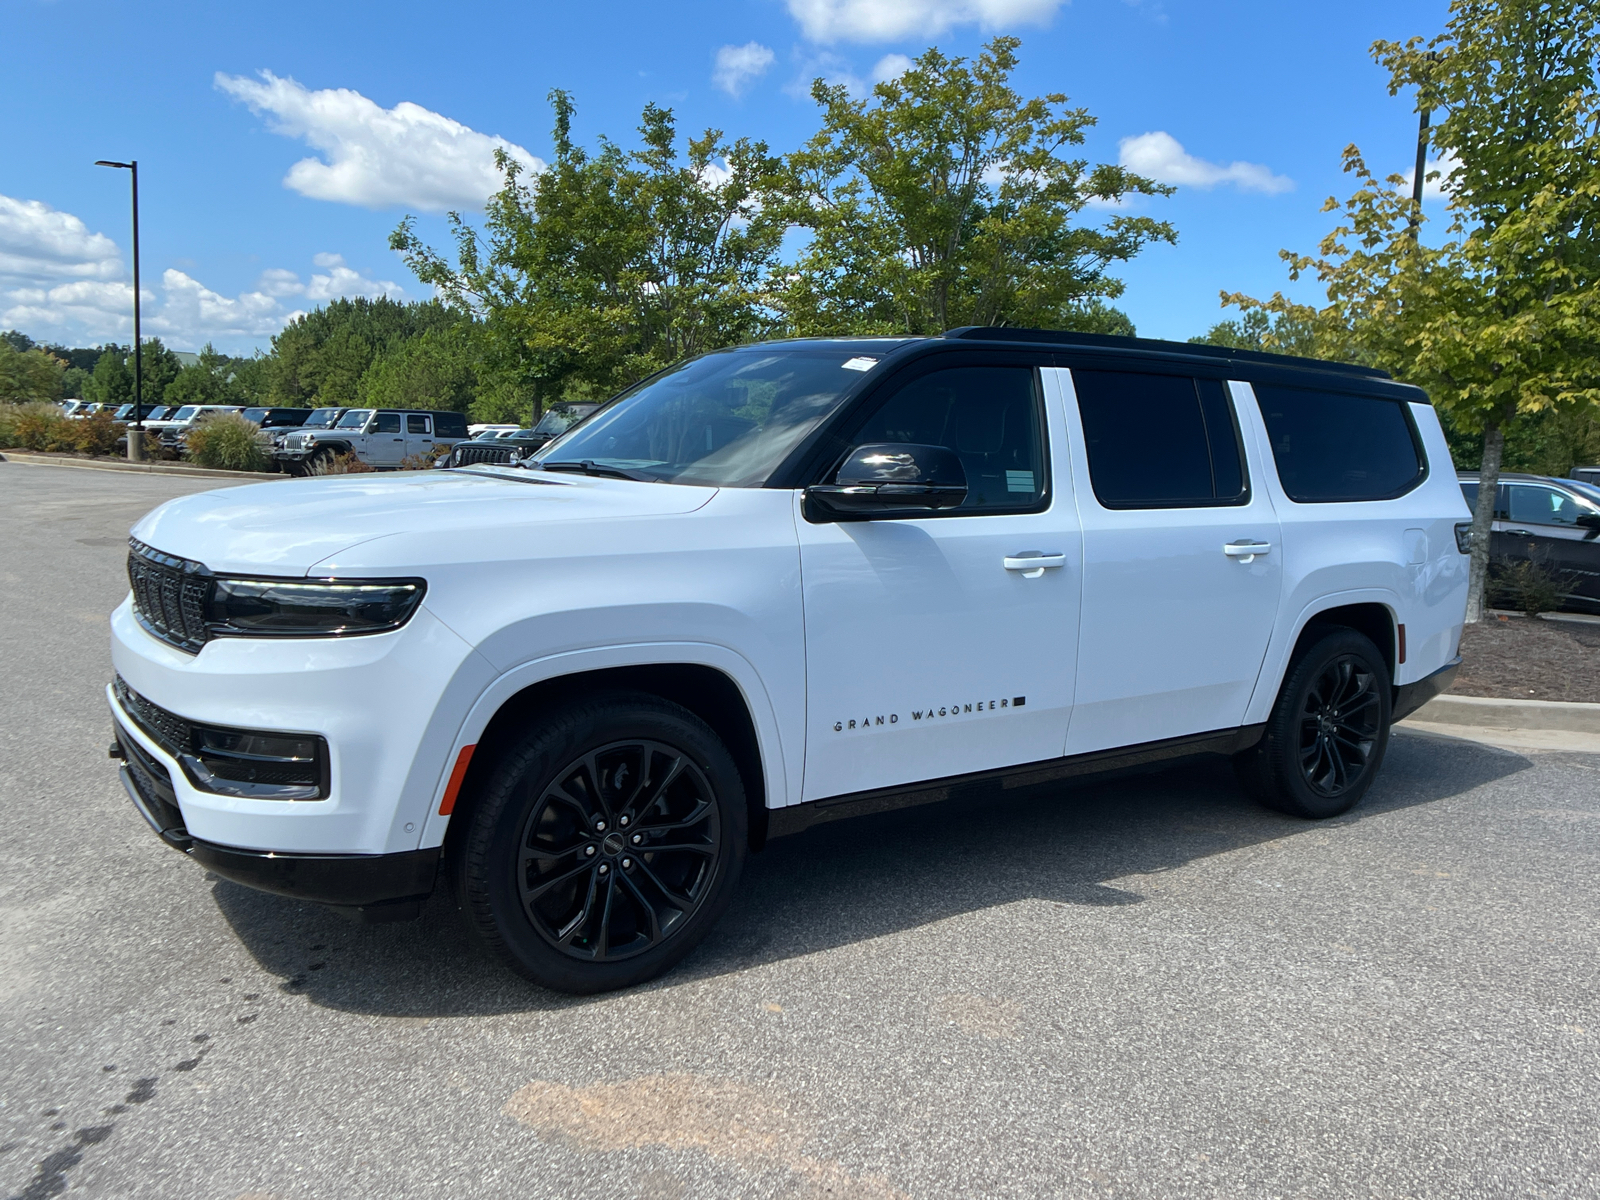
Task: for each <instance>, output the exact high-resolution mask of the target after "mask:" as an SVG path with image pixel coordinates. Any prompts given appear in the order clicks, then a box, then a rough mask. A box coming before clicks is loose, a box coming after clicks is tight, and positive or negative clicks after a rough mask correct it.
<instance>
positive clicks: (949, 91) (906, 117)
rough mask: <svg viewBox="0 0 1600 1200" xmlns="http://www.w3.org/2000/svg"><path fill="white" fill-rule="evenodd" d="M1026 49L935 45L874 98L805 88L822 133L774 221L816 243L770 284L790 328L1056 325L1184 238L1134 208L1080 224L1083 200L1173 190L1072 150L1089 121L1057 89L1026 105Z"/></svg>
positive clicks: (1113, 200)
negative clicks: (1016, 75) (1130, 263)
mask: <svg viewBox="0 0 1600 1200" xmlns="http://www.w3.org/2000/svg"><path fill="white" fill-rule="evenodd" d="M1020 44H1021V43H1020V42H1019V41H1018V40H1017V39H1016V38H1010V37H997V38H995V39H994V40H993V41H991V42H990V43H989V44H988V46H987V47H986V48H985V49H984V51H983V52H982V53H981V54H980V55H979V56H978V58H977V60H976V61H974V62H970V63H969V62H968V61H967V60H966V59H964V58H947V57H945V56H944V55H943V54H941V53H940V52H939V51H938V50H937V49H929V50H928V51H926V52H925V53H924V54H923V55H922V56H921V57H920V58H918V59H917V60H916V62H915V64H914V65H913V66H912V67H911V68H910V69H909V70H907V71H906V72H905V73H904V74H903V75H901V76H899V78H897V79H893V80H890V81H888V82H885V83H880V84H878V85H877V86H876V87H875V88H874V89H873V95H872V97H871V98H870V99H867V100H856V99H853V98H852V97H851V95H850V93H849V91H848V90H847V89H846V88H845V87H844V86H843V85H835V86H829V85H828V84H827V83H826V82H824V81H823V80H820V79H819V80H817V81H816V82H815V83H813V84H812V89H811V94H812V97H813V98H814V99H815V100H816V101H817V103H818V104H819V105H821V107H822V114H823V126H822V130H821V131H820V132H819V133H818V134H817V135H816V136H815V137H814V138H812V139H811V141H810V142H809V143H807V144H806V146H804V147H803V148H802V149H800V150H799V151H797V152H796V153H794V154H792V155H790V156H789V158H788V159H787V161H786V163H785V172H784V180H783V192H784V196H785V200H786V203H785V204H784V206H783V212H784V214H785V216H786V218H787V219H788V220H789V221H791V222H792V223H793V224H794V225H796V226H798V227H800V228H802V229H805V230H808V231H809V232H810V234H811V241H810V244H809V245H808V246H807V247H806V249H805V250H804V252H803V253H802V254H801V255H800V257H799V260H798V262H797V263H796V264H795V266H794V268H793V269H792V271H789V272H787V273H786V275H785V277H784V278H782V279H781V280H780V281H778V283H777V285H776V286H775V287H774V289H773V301H774V303H775V305H776V306H777V307H778V308H779V309H780V310H781V311H782V312H783V313H784V315H785V316H786V317H787V319H788V321H789V322H790V324H791V325H792V326H793V328H794V331H795V332H797V333H800V334H830V333H914V334H925V333H938V332H941V331H943V330H945V329H947V328H950V327H952V326H957V325H998V324H1015V325H1035V326H1038V325H1056V324H1059V323H1060V322H1061V321H1062V318H1063V314H1070V313H1072V312H1073V311H1074V306H1082V305H1085V304H1088V303H1090V302H1092V301H1095V300H1104V299H1110V298H1115V297H1116V296H1118V295H1120V294H1121V293H1122V290H1123V285H1122V282H1121V281H1120V280H1119V279H1117V278H1116V277H1114V276H1113V275H1111V274H1110V273H1109V271H1110V269H1111V267H1112V266H1113V265H1114V264H1116V263H1119V262H1126V261H1127V260H1129V259H1131V258H1132V257H1133V256H1134V255H1136V254H1137V253H1138V252H1139V251H1140V249H1142V248H1143V247H1144V246H1145V245H1146V244H1147V243H1149V242H1151V241H1161V242H1174V241H1176V240H1177V234H1176V231H1175V230H1174V229H1173V227H1172V226H1171V225H1170V224H1169V223H1167V222H1165V221H1158V220H1156V219H1154V218H1152V217H1147V216H1138V215H1134V214H1131V213H1116V214H1114V215H1112V216H1110V217H1108V218H1107V219H1106V220H1105V221H1104V223H1103V224H1101V225H1099V226H1093V225H1085V224H1078V223H1077V221H1078V220H1079V218H1080V217H1081V214H1082V212H1083V210H1084V209H1085V208H1086V207H1088V206H1089V205H1090V204H1091V203H1096V202H1099V203H1104V204H1107V205H1113V204H1117V203H1119V202H1121V201H1123V200H1125V199H1127V198H1128V197H1130V196H1134V195H1145V196H1164V195H1169V194H1171V192H1172V191H1173V189H1172V188H1170V187H1167V186H1164V185H1162V184H1158V183H1156V182H1154V181H1153V180H1150V179H1146V178H1144V177H1143V176H1140V175H1135V174H1133V173H1132V172H1130V171H1127V170H1125V169H1123V168H1122V167H1117V166H1111V165H1109V164H1100V165H1098V166H1095V167H1092V168H1091V167H1090V166H1089V164H1088V162H1087V161H1086V160H1084V159H1082V158H1073V157H1070V152H1071V148H1072V147H1076V146H1080V145H1082V144H1083V141H1084V136H1085V132H1084V131H1085V130H1087V129H1089V128H1090V127H1092V126H1093V125H1094V124H1095V119H1094V117H1092V116H1091V115H1090V114H1089V112H1088V111H1087V110H1086V109H1082V108H1068V107H1067V98H1066V96H1065V95H1062V94H1060V93H1051V94H1049V95H1046V96H1043V97H1039V98H1036V99H1032V100H1025V99H1023V98H1022V97H1021V96H1020V95H1019V94H1018V93H1017V92H1016V91H1015V90H1014V89H1013V88H1012V87H1011V85H1010V76H1011V73H1012V72H1013V70H1015V68H1016V66H1017V48H1018V46H1019V45H1020Z"/></svg>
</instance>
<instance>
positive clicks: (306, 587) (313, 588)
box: [206, 577, 427, 637]
mask: <svg viewBox="0 0 1600 1200" xmlns="http://www.w3.org/2000/svg"><path fill="white" fill-rule="evenodd" d="M426 590H427V584H426V583H425V582H424V581H423V580H421V579H367V580H352V581H350V582H348V583H344V582H339V581H336V580H331V579H327V580H307V581H306V582H304V583H302V582H298V581H292V580H286V579H230V578H227V577H219V578H218V579H217V580H216V581H215V583H214V584H213V586H212V588H211V595H210V597H209V599H208V600H207V602H206V623H207V625H208V626H209V627H210V633H211V636H213V637H348V636H351V635H354V634H362V633H387V632H388V631H389V630H391V629H398V628H400V626H402V625H404V624H405V623H406V622H407V621H409V620H410V619H411V614H412V613H414V612H416V610H417V605H419V604H421V603H422V594H423V593H424V592H425V591H426Z"/></svg>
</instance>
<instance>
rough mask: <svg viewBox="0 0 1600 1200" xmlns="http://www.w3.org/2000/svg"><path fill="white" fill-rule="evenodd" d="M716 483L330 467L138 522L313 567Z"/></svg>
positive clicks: (699, 503)
mask: <svg viewBox="0 0 1600 1200" xmlns="http://www.w3.org/2000/svg"><path fill="white" fill-rule="evenodd" d="M716 492H717V489H715V488H700V487H682V486H678V485H675V484H665V483H635V482H633V481H632V480H627V479H603V478H591V477H589V476H584V475H556V474H550V475H546V474H542V473H537V472H532V471H524V470H520V469H516V468H511V469H506V470H501V471H496V470H493V469H491V468H485V469H483V470H481V471H460V470H455V471H403V472H396V473H394V474H377V473H373V474H360V475H329V476H324V477H321V478H314V479H292V480H283V481H273V482H271V483H258V484H251V485H247V486H244V487H231V488H224V489H222V490H221V491H215V492H201V493H200V494H199V495H195V496H184V497H182V498H180V499H177V500H169V501H168V502H167V503H166V504H163V505H162V506H161V507H160V508H158V509H156V510H155V511H153V512H151V513H150V514H148V515H147V516H146V517H145V518H144V519H143V520H141V521H140V522H139V523H138V524H137V525H135V526H134V527H133V531H132V532H133V536H134V537H136V538H138V539H139V540H140V541H141V542H144V543H145V544H146V545H148V546H153V547H155V548H156V549H157V550H163V551H165V552H166V553H168V554H175V555H178V556H180V557H182V558H188V559H193V560H195V561H197V562H201V563H204V564H205V565H206V566H208V567H210V568H211V569H212V570H213V571H219V572H223V573H225V574H226V573H242V572H251V571H254V572H260V573H263V574H268V575H303V574H305V573H306V572H307V571H309V570H310V569H311V568H312V567H313V566H314V565H316V564H317V563H319V562H321V561H322V560H323V559H325V558H327V557H328V556H329V555H332V554H337V553H339V552H340V551H341V550H347V549H349V548H350V547H352V546H356V545H359V544H361V543H362V542H369V541H372V540H373V539H375V538H382V537H390V536H392V535H395V534H427V535H438V534H445V535H449V534H451V533H455V532H460V533H462V534H467V533H474V534H478V535H482V534H483V533H484V532H486V531H493V530H497V529H503V530H506V531H507V532H508V533H509V532H510V531H512V530H516V529H525V528H527V527H529V526H538V525H548V524H552V523H555V522H566V521H592V520H606V519H611V520H616V519H624V518H635V517H651V516H673V515H676V514H681V513H689V512H693V511H694V510H695V509H697V508H701V507H703V506H704V505H705V504H706V503H708V502H709V501H710V499H711V498H712V497H713V496H715V495H716Z"/></svg>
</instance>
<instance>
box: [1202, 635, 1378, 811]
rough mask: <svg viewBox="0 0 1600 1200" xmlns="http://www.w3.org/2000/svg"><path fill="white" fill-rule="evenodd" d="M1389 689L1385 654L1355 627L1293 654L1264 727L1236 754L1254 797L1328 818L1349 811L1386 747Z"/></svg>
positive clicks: (1367, 784) (1237, 766)
mask: <svg viewBox="0 0 1600 1200" xmlns="http://www.w3.org/2000/svg"><path fill="white" fill-rule="evenodd" d="M1391 704H1392V693H1391V691H1390V687H1389V672H1388V668H1387V667H1386V666H1385V665H1384V661H1383V656H1382V655H1381V654H1379V653H1378V648H1377V647H1376V646H1374V645H1373V644H1372V642H1371V641H1370V640H1369V639H1368V638H1366V637H1363V636H1362V635H1361V634H1359V633H1357V632H1355V631H1354V630H1352V629H1329V630H1327V631H1326V632H1325V633H1324V634H1323V635H1322V636H1321V637H1319V638H1317V640H1316V641H1315V642H1313V643H1312V644H1311V645H1310V646H1309V647H1307V649H1306V650H1305V651H1304V652H1303V653H1302V654H1300V655H1299V656H1298V657H1297V658H1295V659H1294V660H1293V661H1292V662H1291V663H1290V666H1289V674H1288V677H1287V678H1286V679H1285V680H1284V681H1283V687H1282V689H1281V690H1280V691H1279V692H1278V699H1277V702H1276V703H1275V704H1274V705H1273V706H1272V714H1271V716H1269V717H1268V718H1267V728H1266V732H1265V733H1264V734H1263V735H1262V738H1261V741H1260V742H1259V743H1257V744H1256V746H1255V747H1254V748H1253V749H1250V750H1246V751H1245V752H1244V753H1242V754H1239V755H1236V756H1235V757H1234V769H1235V771H1236V772H1237V773H1238V776H1239V781H1240V783H1242V784H1243V785H1244V788H1245V790H1246V791H1247V792H1249V793H1250V794H1251V795H1252V796H1254V797H1255V799H1256V800H1257V801H1259V802H1260V803H1261V804H1263V805H1265V806H1266V807H1268V808H1272V809H1276V810H1277V811H1279V812H1283V813H1288V814H1289V815H1291V816H1296V817H1306V818H1308V819H1310V820H1323V819H1325V818H1328V817H1336V816H1338V815H1339V814H1340V813H1346V812H1349V811H1350V810H1351V809H1352V808H1354V807H1355V806H1356V805H1357V804H1359V803H1360V802H1361V798H1362V797H1363V796H1365V795H1366V794H1367V789H1368V788H1370V787H1371V786H1372V781H1373V779H1374V778H1375V777H1376V776H1377V774H1378V769H1379V768H1380V767H1381V766H1382V765H1383V755H1384V752H1385V751H1386V750H1387V749H1388V746H1389V721H1390V712H1391Z"/></svg>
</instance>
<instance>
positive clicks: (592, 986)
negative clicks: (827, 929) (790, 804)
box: [452, 693, 749, 994]
mask: <svg viewBox="0 0 1600 1200" xmlns="http://www.w3.org/2000/svg"><path fill="white" fill-rule="evenodd" d="M669 835H670V837H669ZM748 842H749V835H748V813H747V812H746V808H745V792H744V785H743V783H742V781H741V780H740V777H739V771H738V768H737V767H736V766H735V765H734V762H733V758H732V756H731V755H729V753H728V751H727V749H726V747H724V746H723V744H722V742H721V741H720V740H719V739H718V737H717V735H716V734H715V733H713V732H712V731H711V729H710V727H709V726H707V725H706V723H705V722H704V721H702V720H700V719H699V718H698V717H696V716H695V715H694V714H693V713H691V712H689V710H688V709H686V708H683V707H681V706H680V705H677V704H673V703H670V702H668V701H666V700H663V699H661V698H659V697H657V696H651V695H647V694H644V693H610V694H606V695H601V696H596V697H593V698H591V699H587V700H584V701H581V702H579V703H578V704H576V705H574V706H573V707H572V708H569V709H566V710H564V711H561V712H559V713H555V714H552V715H550V716H549V718H548V719H542V720H540V721H539V723H538V724H537V726H536V727H535V728H533V729H531V730H529V731H528V732H527V733H526V734H525V735H523V736H522V737H521V738H520V739H519V740H517V741H516V742H514V743H513V744H512V745H510V746H509V747H508V748H507V749H506V750H505V751H504V752H503V753H502V754H501V755H500V757H499V760H498V761H497V762H495V763H494V765H493V767H492V768H491V770H490V772H489V775H488V777H487V780H486V782H485V784H484V786H483V788H482V790H481V792H480V793H479V795H478V796H477V797H476V804H475V805H474V807H473V809H472V810H471V816H470V823H469V825H468V827H467V829H466V830H465V831H464V833H463V835H462V836H460V837H459V838H458V839H456V841H455V843H454V851H453V854H452V868H453V871H452V873H453V876H454V887H455V891H456V899H457V903H458V905H459V906H460V907H461V909H462V910H463V911H464V912H465V913H466V915H467V917H468V920H469V921H470V923H471V926H472V928H473V930H474V931H475V933H476V935H477V937H478V939H479V940H480V941H481V942H482V943H483V945H484V946H485V947H486V948H487V949H488V950H490V951H491V952H492V953H494V954H495V955H497V956H498V957H499V958H500V959H501V960H502V961H503V962H504V963H505V964H506V965H507V966H508V967H510V968H511V969H512V970H513V971H516V972H517V973H518V974H520V975H522V976H524V977H526V978H528V979H530V980H532V981H533V982H534V983H537V984H539V985H540V986H542V987H547V988H550V989H552V990H554V991H558V992H572V993H578V994H584V993H590V992H603V991H610V990H612V989H614V988H623V987H630V986H632V985H633V984H636V983H642V982H644V981H645V980H647V979H652V978H654V977H655V976H657V975H660V974H661V973H662V972H663V971H666V970H668V969H669V968H670V967H672V966H673V965H675V964H676V963H677V962H678V961H679V960H680V959H682V958H683V956H684V955H686V954H688V953H689V951H691V950H692V949H694V947H695V945H696V944H697V943H698V942H699V941H700V939H701V938H703V937H704V936H705V935H706V934H707V933H708V932H709V931H710V929H711V927H712V926H713V925H715V924H716V922H717V919H718V918H719V917H721V915H722V913H723V911H724V910H725V909H726V908H727V907H728V903H729V901H730V900H731V899H732V897H733V890H734V887H735V885H736V884H737V883H738V879H739V875H740V872H741V871H742V870H743V868H744V860H745V855H746V851H747V847H748Z"/></svg>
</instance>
